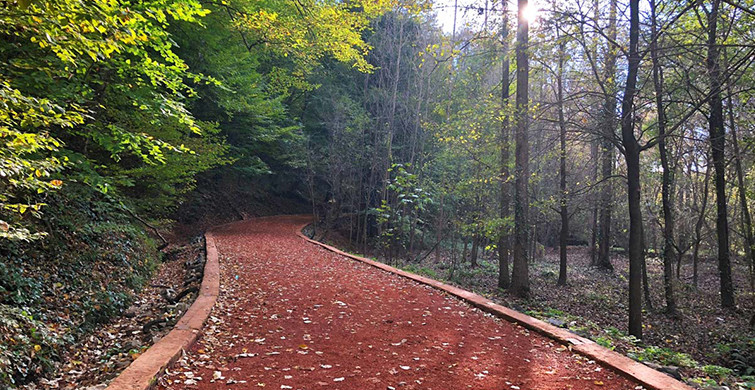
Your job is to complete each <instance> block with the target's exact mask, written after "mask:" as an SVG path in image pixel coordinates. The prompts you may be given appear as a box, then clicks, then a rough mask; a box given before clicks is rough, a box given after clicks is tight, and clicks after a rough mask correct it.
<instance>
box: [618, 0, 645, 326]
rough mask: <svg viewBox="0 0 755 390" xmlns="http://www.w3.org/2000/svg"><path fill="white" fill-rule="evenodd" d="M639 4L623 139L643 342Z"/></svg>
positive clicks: (633, 310) (633, 6) (634, 11)
mask: <svg viewBox="0 0 755 390" xmlns="http://www.w3.org/2000/svg"><path fill="white" fill-rule="evenodd" d="M639 3H640V1H639V0H630V2H629V56H628V57H629V58H628V60H629V64H628V69H627V81H626V84H625V86H624V96H623V98H622V103H621V139H622V144H623V146H624V159H625V161H626V165H627V195H628V198H629V199H628V200H629V334H630V335H632V336H635V337H637V338H639V339H641V338H642V264H643V262H644V253H645V251H644V249H643V247H642V246H643V245H642V206H641V202H640V151H641V148H640V144H639V142H637V138H636V137H635V134H634V97H635V94H636V93H637V73H638V71H639V68H640V54H639V51H638V42H639V37H640V10H639V8H640V4H639Z"/></svg>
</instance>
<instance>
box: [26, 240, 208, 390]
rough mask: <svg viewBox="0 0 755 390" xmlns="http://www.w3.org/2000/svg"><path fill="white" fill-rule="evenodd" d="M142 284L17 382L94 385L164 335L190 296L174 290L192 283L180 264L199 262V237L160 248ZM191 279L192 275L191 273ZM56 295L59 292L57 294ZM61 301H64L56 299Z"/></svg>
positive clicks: (31, 387)
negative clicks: (53, 364)
mask: <svg viewBox="0 0 755 390" xmlns="http://www.w3.org/2000/svg"><path fill="white" fill-rule="evenodd" d="M166 253H167V255H166V259H165V261H164V262H163V263H162V264H160V267H159V268H158V270H157V271H156V273H155V274H154V275H153V276H152V278H151V279H150V280H149V282H148V284H147V285H146V286H145V287H144V288H143V289H142V290H141V291H140V292H139V293H138V294H136V296H134V297H133V303H132V304H131V306H130V307H129V308H128V309H126V310H125V311H124V312H123V313H121V315H118V316H115V317H113V318H112V319H111V320H110V321H108V322H106V323H103V324H100V325H99V326H97V327H95V328H94V329H92V330H91V331H90V332H89V333H88V334H87V335H86V336H84V337H82V338H81V339H80V340H78V342H76V343H73V344H71V345H69V346H68V348H66V349H65V350H63V351H62V354H61V357H60V361H61V362H62V363H59V364H58V366H57V368H56V370H55V372H53V373H52V374H50V375H45V376H41V377H39V378H37V379H36V380H35V381H34V382H32V383H29V384H27V385H25V386H21V388H23V389H26V390H36V389H78V390H95V389H96V390H100V389H104V388H105V387H106V386H105V383H107V382H109V381H110V380H112V379H113V378H115V377H116V376H117V375H118V374H119V373H120V372H121V371H123V370H124V369H125V368H126V367H128V365H129V364H131V362H132V361H133V360H135V359H136V358H138V357H139V355H141V354H142V353H143V352H144V351H145V350H146V349H147V348H149V347H150V346H151V345H152V344H154V343H155V342H156V341H157V340H159V339H160V338H162V337H163V336H165V335H166V334H167V333H168V332H169V331H170V330H171V329H172V327H173V324H175V322H176V321H177V320H178V319H179V318H181V316H182V315H183V313H184V312H185V311H186V310H187V309H188V307H189V306H190V305H191V302H193V301H194V298H195V297H196V295H197V294H196V293H190V294H186V295H185V296H183V297H181V298H180V299H175V300H174V301H169V300H168V299H172V298H178V296H177V294H178V293H180V292H182V291H183V290H185V289H186V288H187V287H189V288H190V287H191V286H194V285H196V284H197V283H196V280H187V277H188V276H190V273H189V272H187V269H186V265H187V264H194V263H196V264H197V265H198V266H199V265H202V264H204V241H203V240H198V239H196V240H193V242H191V243H186V244H184V245H180V246H171V247H169V248H167V249H166ZM195 279H196V278H195ZM61 298H62V297H61ZM59 304H60V305H61V307H65V304H66V303H65V302H62V301H61V302H60V303H59Z"/></svg>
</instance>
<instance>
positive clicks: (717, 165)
mask: <svg viewBox="0 0 755 390" xmlns="http://www.w3.org/2000/svg"><path fill="white" fill-rule="evenodd" d="M720 4H721V2H720V0H713V1H712V3H711V10H710V12H709V13H708V44H707V46H708V53H707V58H706V59H705V65H706V68H707V70H708V78H709V80H708V81H709V84H710V95H709V98H708V104H709V105H710V114H709V116H708V127H709V132H710V144H711V152H712V153H711V154H712V157H713V168H714V180H715V187H716V236H717V238H718V273H719V276H720V279H721V288H720V292H721V307H727V308H728V307H734V283H733V281H732V277H731V260H730V258H729V218H728V215H727V205H726V160H725V159H726V155H725V153H724V147H725V145H726V130H725V129H724V115H723V101H722V99H721V69H720V63H719V60H720V59H719V57H720V55H719V49H720V48H719V46H718V43H717V42H716V40H717V26H718V12H719V7H720Z"/></svg>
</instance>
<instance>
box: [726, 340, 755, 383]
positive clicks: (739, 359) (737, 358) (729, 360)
mask: <svg viewBox="0 0 755 390" xmlns="http://www.w3.org/2000/svg"><path fill="white" fill-rule="evenodd" d="M717 347H718V348H717V349H718V351H719V356H718V359H719V360H720V361H721V364H722V365H725V366H726V367H729V368H731V369H733V370H734V371H736V373H737V374H739V375H755V337H750V338H744V339H742V340H737V341H735V342H732V343H729V344H723V345H719V346H717Z"/></svg>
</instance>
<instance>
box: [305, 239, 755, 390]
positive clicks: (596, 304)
mask: <svg viewBox="0 0 755 390" xmlns="http://www.w3.org/2000/svg"><path fill="white" fill-rule="evenodd" d="M318 239H321V238H318ZM321 240H322V239H321ZM327 241H328V242H330V243H331V244H333V245H336V246H340V247H342V248H346V249H349V245H348V240H345V239H343V237H339V236H338V235H337V234H333V233H332V232H331V233H330V234H329V235H328V240H327ZM352 249H353V248H352ZM460 252H461V251H457V256H458V254H459V253H460ZM425 253H426V252H423V253H422V254H421V256H424V255H425ZM481 253H482V252H481ZM368 255H370V254H369V253H368ZM373 255H374V254H373ZM568 255H569V256H568V261H569V271H568V285H567V286H564V287H559V286H557V285H556V282H557V279H558V261H559V260H558V250H557V249H554V248H548V249H546V251H545V253H544V256H541V258H539V259H536V260H535V261H533V262H532V263H531V264H530V278H531V279H530V286H531V297H530V298H529V299H528V300H523V299H519V298H516V297H514V296H512V295H510V294H508V293H507V292H505V291H502V290H500V289H498V288H497V277H498V260H497V256H496V255H495V254H494V253H491V252H488V253H483V254H482V255H481V256H480V259H479V260H478V263H479V265H478V266H477V267H474V268H473V267H471V266H470V264H469V262H465V263H462V262H461V261H460V260H458V259H457V260H456V262H455V263H457V264H454V262H453V261H452V260H451V256H450V251H441V253H440V256H439V257H436V256H435V254H434V253H433V254H431V255H429V256H427V257H426V258H425V259H424V260H422V261H420V262H416V261H413V260H402V259H398V260H396V259H394V261H393V262H392V264H391V265H393V266H397V267H399V268H402V269H405V270H407V271H410V272H414V273H417V274H421V275H424V276H428V277H431V278H433V279H436V280H442V281H444V282H447V283H450V284H453V285H456V286H459V287H462V288H465V289H468V290H471V291H474V292H476V293H478V294H481V295H484V296H486V297H487V298H489V299H491V300H494V301H496V302H498V303H500V304H503V305H504V306H508V307H511V308H514V309H516V310H518V311H521V312H524V313H527V314H529V315H532V316H534V317H537V318H540V319H543V320H545V321H547V322H550V323H552V324H554V325H556V326H562V327H565V328H568V329H569V330H571V331H573V332H574V333H577V334H579V335H581V336H583V337H587V338H590V339H592V340H594V341H596V342H598V343H599V344H601V345H603V346H605V347H607V348H610V349H614V350H616V351H617V352H620V353H623V354H625V355H627V356H629V357H631V358H634V359H636V360H639V361H644V362H649V363H655V364H659V365H661V366H664V367H663V368H667V369H668V370H671V371H673V374H674V375H677V371H678V373H679V374H680V375H681V376H683V377H684V378H685V379H687V381H688V382H689V383H690V384H692V385H704V386H713V388H716V387H715V386H718V385H728V386H732V388H742V389H752V388H755V376H753V375H755V332H753V329H751V328H750V326H749V324H748V321H749V319H750V316H751V315H752V313H753V312H754V311H755V296H753V294H752V292H750V291H749V289H748V288H747V287H748V285H749V284H748V277H747V274H748V273H747V267H746V265H745V264H743V263H741V262H735V263H734V272H733V274H734V279H735V285H736V286H737V287H738V294H737V304H738V306H737V309H735V310H726V309H721V308H720V300H719V294H718V288H719V284H718V271H717V264H716V263H715V259H711V258H703V259H701V263H700V268H699V278H700V279H699V284H698V286H697V288H695V287H694V286H693V285H692V283H691V279H692V277H691V273H692V265H691V264H686V263H685V264H683V266H682V269H681V271H682V272H681V278H680V280H677V283H676V287H677V289H676V298H677V306H678V308H679V311H678V314H677V316H669V315H667V314H666V313H665V311H664V307H665V305H664V300H663V299H664V298H663V287H662V286H663V280H662V278H663V265H662V262H661V259H659V258H656V257H649V258H648V259H647V263H648V279H649V285H650V286H651V300H652V303H653V306H654V309H655V310H648V308H647V307H645V308H644V313H643V315H644V330H643V332H644V339H643V341H642V342H640V341H639V340H636V339H634V338H632V337H628V336H627V335H626V334H625V332H624V330H625V329H626V327H627V321H628V320H627V293H626V291H627V280H628V267H629V264H628V259H627V258H626V256H623V255H621V254H614V255H613V257H612V263H613V266H614V268H615V271H614V272H607V271H602V270H599V269H597V268H595V267H591V266H590V256H589V251H588V249H587V248H586V247H569V251H568ZM421 256H419V255H418V254H414V255H413V256H406V257H409V258H412V259H414V258H417V257H421ZM374 258H375V259H376V260H378V261H383V262H386V263H388V262H387V261H386V259H385V258H381V257H380V256H379V255H378V256H374ZM655 368H658V367H655ZM676 368H679V369H678V370H677V369H676ZM704 386H703V387H704Z"/></svg>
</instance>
